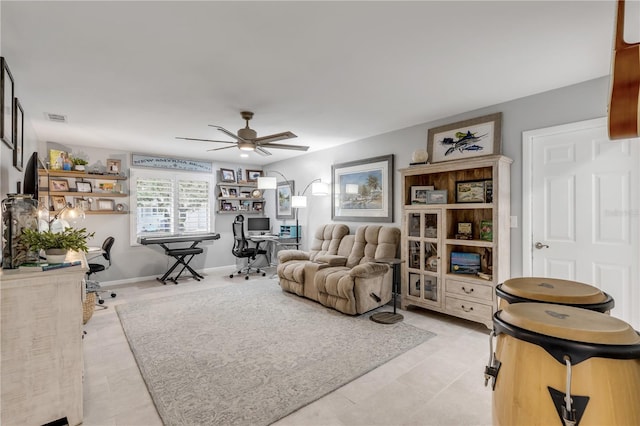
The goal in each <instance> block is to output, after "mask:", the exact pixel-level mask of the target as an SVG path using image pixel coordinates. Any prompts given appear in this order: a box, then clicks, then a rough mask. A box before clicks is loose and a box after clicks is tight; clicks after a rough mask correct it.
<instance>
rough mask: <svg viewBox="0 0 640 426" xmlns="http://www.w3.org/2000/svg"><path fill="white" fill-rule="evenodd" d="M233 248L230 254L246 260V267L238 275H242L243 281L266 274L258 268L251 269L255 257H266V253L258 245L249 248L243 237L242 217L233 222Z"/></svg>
mask: <svg viewBox="0 0 640 426" xmlns="http://www.w3.org/2000/svg"><path fill="white" fill-rule="evenodd" d="M233 240H234V242H233V248H232V249H231V253H233V255H234V256H235V257H237V258H241V259H247V265H246V266H245V267H243V268H241V269H240V270H239V271H238V272H236V273H237V274H238V275H242V274H244V279H245V280H248V279H249V274H251V273H253V272H255V273H258V274H260V273H262V276H263V277H264V276H265V275H266V272H264V271H261V270H260V268H255V267H253V264H254V263H255V261H256V256H257V255H259V254H263V255H266V254H267V251H266V250H263V249H261V248H260V243H257V244H256V246H255V247H249V240H248V239H247V238H246V237H245V236H244V216H242V215H241V214H239V215H237V216H236V217H235V219H234V220H233ZM233 275H234V274H231V275H229V278H233Z"/></svg>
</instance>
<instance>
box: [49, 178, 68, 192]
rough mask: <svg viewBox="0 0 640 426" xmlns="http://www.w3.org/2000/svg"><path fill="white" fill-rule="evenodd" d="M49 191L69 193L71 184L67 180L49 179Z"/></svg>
mask: <svg viewBox="0 0 640 426" xmlns="http://www.w3.org/2000/svg"><path fill="white" fill-rule="evenodd" d="M49 191H51V192H68V191H69V182H68V181H67V180H66V179H49Z"/></svg>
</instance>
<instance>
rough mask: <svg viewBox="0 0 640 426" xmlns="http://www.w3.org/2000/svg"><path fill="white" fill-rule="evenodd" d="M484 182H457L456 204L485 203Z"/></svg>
mask: <svg viewBox="0 0 640 426" xmlns="http://www.w3.org/2000/svg"><path fill="white" fill-rule="evenodd" d="M485 182H486V181H484V180H467V181H461V182H456V203H485V202H486V194H485Z"/></svg>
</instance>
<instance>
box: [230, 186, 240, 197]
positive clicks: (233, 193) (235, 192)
mask: <svg viewBox="0 0 640 426" xmlns="http://www.w3.org/2000/svg"><path fill="white" fill-rule="evenodd" d="M237 196H238V188H229V197H237Z"/></svg>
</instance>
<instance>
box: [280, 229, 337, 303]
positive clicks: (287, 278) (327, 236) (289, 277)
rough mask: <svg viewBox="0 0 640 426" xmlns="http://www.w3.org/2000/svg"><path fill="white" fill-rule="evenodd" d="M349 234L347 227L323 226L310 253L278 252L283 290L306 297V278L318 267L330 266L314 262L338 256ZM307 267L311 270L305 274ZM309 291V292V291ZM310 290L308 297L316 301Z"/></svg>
mask: <svg viewBox="0 0 640 426" xmlns="http://www.w3.org/2000/svg"><path fill="white" fill-rule="evenodd" d="M347 234H349V227H348V226H347V225H343V224H329V225H322V226H320V227H318V229H316V233H315V234H314V239H313V242H312V243H311V248H310V250H309V251H308V252H305V251H302V250H281V251H280V252H278V267H277V273H278V278H279V279H280V286H281V287H282V289H283V290H286V291H288V292H291V293H295V294H297V295H298V296H305V276H308V275H309V274H311V275H313V273H314V271H315V269H317V267H325V266H328V265H320V264H315V263H313V260H314V259H316V258H317V257H318V256H323V255H335V254H337V253H338V247H339V245H340V241H342V238H343V237H344V236H345V235H347ZM305 267H306V268H307V269H309V272H308V273H307V274H305ZM307 290H308V291H309V289H307ZM310 290H311V291H310V292H309V295H308V296H307V297H310V298H312V299H314V300H315V298H313V297H312V295H313V294H314V293H315V291H314V290H313V289H310Z"/></svg>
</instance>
